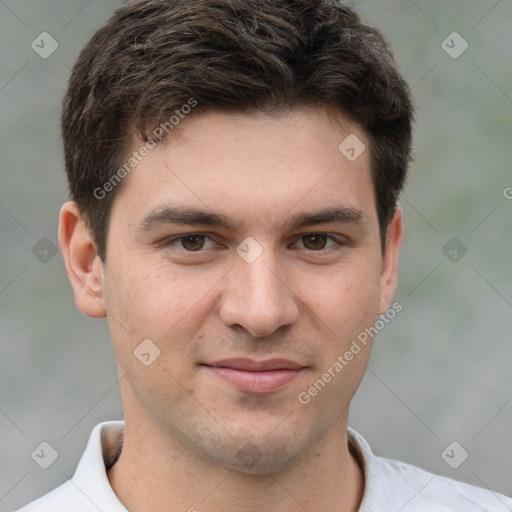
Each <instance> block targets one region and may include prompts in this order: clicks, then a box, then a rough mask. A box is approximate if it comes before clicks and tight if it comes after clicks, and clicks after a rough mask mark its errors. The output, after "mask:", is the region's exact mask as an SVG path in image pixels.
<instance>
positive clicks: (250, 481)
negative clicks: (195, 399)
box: [108, 411, 364, 512]
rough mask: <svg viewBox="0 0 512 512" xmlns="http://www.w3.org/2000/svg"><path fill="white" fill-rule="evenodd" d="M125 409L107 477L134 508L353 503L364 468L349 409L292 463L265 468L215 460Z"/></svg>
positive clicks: (287, 510)
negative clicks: (245, 468)
mask: <svg viewBox="0 0 512 512" xmlns="http://www.w3.org/2000/svg"><path fill="white" fill-rule="evenodd" d="M131 416H132V415H130V414H127V411H125V432H124V444H123V450H122V452H121V455H120V457H119V459H118V461H117V462H116V464H114V466H113V467H112V468H111V469H110V470H109V472H108V478H109V480H110V484H111V486H112V488H113V490H114V492H115V493H116V495H117V496H118V497H119V499H120V501H121V502H122V503H123V504H124V506H125V507H126V508H127V509H128V510H130V511H132V512H155V511H157V510H158V511H159V512H178V511H185V510H187V511H189V512H194V511H195V510H196V511H198V512H221V511H225V510H244V511H246V512H253V511H254V512H259V511H261V510H262V509H269V510H279V511H280V512H296V511H297V510H300V509H304V510H308V512H320V511H322V512H323V511H325V510H337V511H340V512H356V511H357V510H358V509H359V505H360V503H361V500H362V496H363V491H364V474H363V471H362V469H361V467H360V465H359V464H358V462H357V461H356V459H355V458H354V457H353V455H352V454H351V453H350V450H349V448H348V442H347V417H348V414H347V415H346V416H347V417H344V418H340V421H339V422H338V424H337V425H336V427H335V428H333V429H332V430H331V431H330V432H329V433H328V434H327V435H326V436H324V437H323V438H322V439H320V440H319V441H318V443H317V444H316V445H314V446H313V447H312V448H311V449H310V450H309V451H308V452H307V453H306V454H304V455H303V456H302V457H301V458H300V459H299V460H297V461H296V462H295V463H294V464H293V465H292V466H290V467H289V468H287V469H286V470H284V471H281V472H280V473H277V474H270V475H253V474H246V473H241V472H235V471H230V470H227V469H225V468H222V467H219V466H218V465H215V464H213V463H211V462H209V461H205V460H204V459H201V458H200V457H198V456H197V454H195V453H194V452H192V451H190V450H189V449H187V447H185V446H183V445H181V444H180V443H179V442H176V441H175V440H174V439H172V438H171V437H170V436H169V435H168V433H166V432H164V431H163V430H162V429H160V428H159V427H158V426H156V425H155V424H154V423H149V422H148V423H146V422H145V421H141V418H140V416H139V417H136V416H135V417H131Z"/></svg>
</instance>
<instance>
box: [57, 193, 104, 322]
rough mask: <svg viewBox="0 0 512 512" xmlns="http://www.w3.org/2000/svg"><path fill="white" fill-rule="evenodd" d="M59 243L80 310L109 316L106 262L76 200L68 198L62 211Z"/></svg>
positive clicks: (98, 315) (93, 315) (88, 314)
mask: <svg viewBox="0 0 512 512" xmlns="http://www.w3.org/2000/svg"><path fill="white" fill-rule="evenodd" d="M59 244H60V247H61V250H62V255H63V257H64V262H65V264H66V272H67V274H68V278H69V281H70V283H71V287H72V288H73V294H74V296H75V302H76V305H77V307H78V309H79V310H80V311H81V312H82V313H84V314H85V315H87V316H90V317H94V318H102V317H104V316H106V308H105V302H104V295H103V265H102V263H101V261H100V258H99V257H98V255H97V251H96V245H95V244H94V242H93V240H92V238H91V236H90V233H89V231H88V229H87V226H86V222H85V219H84V218H83V216H82V214H81V213H80V210H79V209H78V206H77V204H76V203H75V202H74V201H68V202H67V203H65V204H64V205H63V206H62V208H61V210H60V217H59Z"/></svg>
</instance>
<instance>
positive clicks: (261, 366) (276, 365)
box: [205, 358, 304, 372]
mask: <svg viewBox="0 0 512 512" xmlns="http://www.w3.org/2000/svg"><path fill="white" fill-rule="evenodd" d="M205 364H206V366H216V367H222V368H232V369H234V370H243V371H247V372H264V371H271V370H300V369H301V368H304V366H303V365H301V364H299V363H297V362H295V361H289V360H288V359H266V360H264V361H253V360H252V359H246V358H233V359H222V360H221V361H215V362H214V363H205Z"/></svg>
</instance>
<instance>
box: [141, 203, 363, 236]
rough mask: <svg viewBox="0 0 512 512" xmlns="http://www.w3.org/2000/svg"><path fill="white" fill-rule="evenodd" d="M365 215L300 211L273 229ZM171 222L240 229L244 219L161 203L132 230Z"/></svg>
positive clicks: (353, 220) (338, 209)
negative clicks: (238, 219) (162, 204)
mask: <svg viewBox="0 0 512 512" xmlns="http://www.w3.org/2000/svg"><path fill="white" fill-rule="evenodd" d="M365 218H366V215H365V214H364V212H363V211H362V210H358V209H356V208H352V207H342V206H339V207H331V208H324V209H321V210H317V211H314V212H300V213H297V214H295V215H293V216H291V217H289V218H284V219H282V220H281V221H279V222H278V223H277V224H276V225H275V226H274V228H276V229H285V228H289V229H298V228H303V227H307V226H314V225H318V224H329V223H336V222H337V223H343V224H361V223H363V222H364V220H365ZM168 224H174V225H187V226H191V225H201V226H211V227H220V228H225V229H227V230H231V231H241V229H242V227H243V225H244V223H243V222H240V221H234V220H232V219H230V218H229V217H227V216H226V215H223V214H221V213H218V212H212V211H208V210H200V209H195V208H184V207H172V206H161V207H158V208H156V209H155V210H153V211H152V212H150V213H149V214H147V215H146V216H144V217H143V218H142V219H140V220H139V221H137V222H136V223H135V230H136V231H148V230H153V229H156V228H159V227H161V226H165V225H168Z"/></svg>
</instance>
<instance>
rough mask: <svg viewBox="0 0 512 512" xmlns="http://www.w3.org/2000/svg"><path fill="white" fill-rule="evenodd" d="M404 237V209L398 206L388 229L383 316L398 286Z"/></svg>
mask: <svg viewBox="0 0 512 512" xmlns="http://www.w3.org/2000/svg"><path fill="white" fill-rule="evenodd" d="M403 235H404V226H403V213H402V209H401V208H400V207H399V206H397V207H396V208H395V214H394V216H393V219H392V220H391V222H390V223H389V226H388V229H387V233H386V250H385V252H384V255H383V257H382V270H381V276H380V291H381V295H380V305H379V312H378V314H379V315H383V314H384V313H385V312H386V310H387V309H388V308H389V305H390V303H391V299H392V298H393V295H394V293H395V291H396V287H397V284H398V254H399V251H400V246H401V245H402V240H403Z"/></svg>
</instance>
